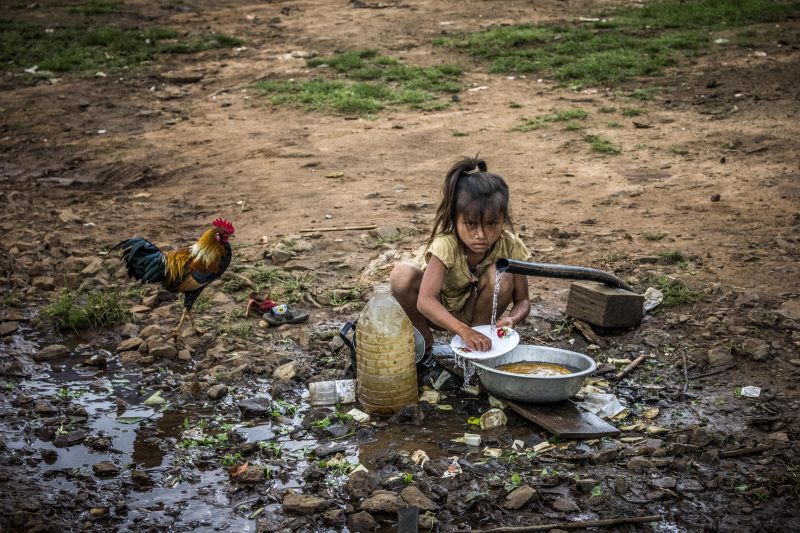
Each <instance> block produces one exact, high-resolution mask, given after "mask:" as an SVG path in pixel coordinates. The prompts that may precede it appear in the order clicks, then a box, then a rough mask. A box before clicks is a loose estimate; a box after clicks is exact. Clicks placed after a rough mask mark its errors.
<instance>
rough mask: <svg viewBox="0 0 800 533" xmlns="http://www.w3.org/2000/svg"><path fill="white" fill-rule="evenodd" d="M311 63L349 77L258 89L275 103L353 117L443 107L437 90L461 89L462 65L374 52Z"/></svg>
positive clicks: (276, 82)
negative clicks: (418, 62)
mask: <svg viewBox="0 0 800 533" xmlns="http://www.w3.org/2000/svg"><path fill="white" fill-rule="evenodd" d="M308 65H309V66H311V67H319V66H322V65H327V66H329V67H331V68H332V69H334V70H335V71H337V72H338V73H340V74H341V75H342V76H343V77H344V78H345V79H344V80H327V79H323V78H317V79H313V80H310V81H285V80H269V81H263V82H260V83H259V84H258V85H257V88H258V89H259V90H260V91H261V92H262V93H263V94H265V95H266V96H268V97H269V98H270V99H271V100H272V102H274V103H276V104H295V105H300V106H302V107H304V108H306V109H311V110H316V111H327V112H333V113H340V114H355V115H373V114H375V113H377V112H378V111H380V110H382V109H385V108H386V107H387V106H396V105H404V106H409V107H412V108H416V109H437V108H442V107H444V106H446V103H444V102H441V101H437V100H436V97H437V94H440V93H457V92H459V91H460V90H461V83H459V81H458V77H459V76H460V75H461V68H460V67H458V66H456V65H438V66H435V67H415V66H410V65H406V64H404V63H401V62H400V61H398V60H397V59H395V58H393V57H388V56H379V55H378V54H377V52H376V51H375V50H361V51H355V52H345V53H342V54H337V55H333V56H328V57H321V58H313V59H309V60H308Z"/></svg>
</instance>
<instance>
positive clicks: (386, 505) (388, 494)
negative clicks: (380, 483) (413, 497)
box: [361, 490, 407, 514]
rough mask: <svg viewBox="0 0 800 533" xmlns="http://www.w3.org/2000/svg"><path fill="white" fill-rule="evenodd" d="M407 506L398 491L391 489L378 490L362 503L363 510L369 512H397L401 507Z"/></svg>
mask: <svg viewBox="0 0 800 533" xmlns="http://www.w3.org/2000/svg"><path fill="white" fill-rule="evenodd" d="M406 507H407V505H406V502H405V501H404V500H403V498H401V497H400V495H399V494H397V493H396V492H392V491H390V490H376V491H375V492H373V493H372V495H371V496H370V497H369V498H367V499H366V500H364V501H363V502H362V503H361V510H362V511H367V512H368V513H391V514H395V513H397V511H399V510H400V509H405V508H406Z"/></svg>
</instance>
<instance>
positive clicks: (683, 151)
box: [669, 144, 689, 155]
mask: <svg viewBox="0 0 800 533" xmlns="http://www.w3.org/2000/svg"><path fill="white" fill-rule="evenodd" d="M669 151H670V152H672V153H673V154H675V155H689V150H687V149H686V148H684V147H683V146H678V145H675V144H673V145H672V146H670V147H669Z"/></svg>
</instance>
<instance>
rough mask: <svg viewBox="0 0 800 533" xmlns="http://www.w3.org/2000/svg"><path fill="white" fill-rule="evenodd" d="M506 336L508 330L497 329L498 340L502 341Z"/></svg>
mask: <svg viewBox="0 0 800 533" xmlns="http://www.w3.org/2000/svg"><path fill="white" fill-rule="evenodd" d="M505 334H506V330H505V329H503V328H497V338H498V339H502V338H503V337H504V336H505Z"/></svg>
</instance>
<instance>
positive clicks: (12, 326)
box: [0, 322, 19, 337]
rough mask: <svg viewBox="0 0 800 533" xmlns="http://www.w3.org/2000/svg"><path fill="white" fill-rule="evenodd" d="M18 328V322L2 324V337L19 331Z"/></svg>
mask: <svg viewBox="0 0 800 533" xmlns="http://www.w3.org/2000/svg"><path fill="white" fill-rule="evenodd" d="M17 327H19V324H18V323H16V322H3V323H2V324H0V337H3V336H5V335H8V334H10V333H14V332H15V331H17Z"/></svg>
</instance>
